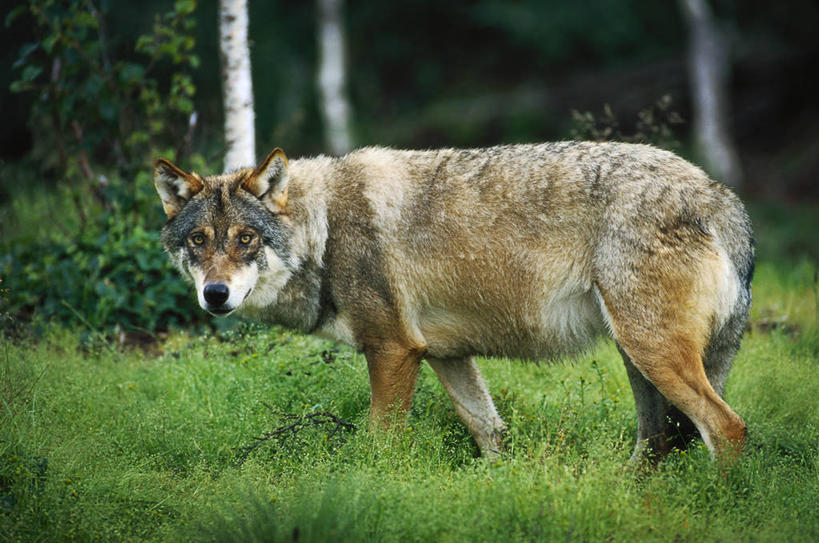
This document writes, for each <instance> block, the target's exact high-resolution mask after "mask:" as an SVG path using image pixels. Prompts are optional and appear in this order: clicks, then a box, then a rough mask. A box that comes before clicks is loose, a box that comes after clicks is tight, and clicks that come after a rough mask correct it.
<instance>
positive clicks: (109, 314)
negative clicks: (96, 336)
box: [0, 172, 201, 330]
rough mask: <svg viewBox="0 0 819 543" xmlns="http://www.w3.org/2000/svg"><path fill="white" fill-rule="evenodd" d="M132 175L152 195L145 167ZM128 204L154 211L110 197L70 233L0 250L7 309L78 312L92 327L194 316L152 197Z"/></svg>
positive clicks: (74, 316)
mask: <svg viewBox="0 0 819 543" xmlns="http://www.w3.org/2000/svg"><path fill="white" fill-rule="evenodd" d="M137 183H138V186H139V188H140V190H141V191H142V193H143V198H145V199H147V198H148V197H150V198H151V199H152V200H156V196H155V195H154V194H153V184H152V182H151V179H150V176H149V174H148V173H147V172H143V173H142V174H140V175H138V176H137ZM112 192H113V191H112ZM157 201H158V200H157ZM115 202H117V201H116V200H115ZM135 207H137V208H141V209H146V210H151V211H153V212H154V213H139V212H137V213H134V212H129V211H128V210H126V209H123V208H122V207H120V206H119V205H116V206H115V207H114V209H112V210H111V211H110V212H107V213H102V214H100V215H98V216H97V221H96V223H95V224H94V225H93V227H92V228H90V229H88V231H87V232H86V233H85V234H84V235H83V236H81V237H78V238H77V239H76V240H74V241H71V242H55V241H45V242H32V243H16V244H13V245H10V246H8V247H6V248H5V249H3V250H2V251H0V277H3V278H5V281H4V286H5V288H6V289H7V297H8V300H7V304H8V308H7V311H8V312H9V313H11V314H12V315H15V316H17V317H19V318H26V317H30V316H33V315H34V314H35V313H36V314H39V315H41V316H43V317H46V318H56V319H58V320H60V321H63V322H74V323H76V322H77V320H79V321H81V322H82V323H83V324H84V325H86V326H88V327H90V328H91V329H92V330H101V329H108V328H111V327H116V326H119V327H121V328H126V329H130V328H144V329H148V330H157V329H167V328H168V327H170V326H181V325H186V324H190V323H193V322H196V321H197V320H200V319H201V316H200V313H201V312H200V311H199V310H198V309H197V308H194V303H193V300H192V295H191V293H192V289H191V288H190V286H188V285H186V284H185V283H184V282H183V281H182V280H181V278H180V277H179V273H178V272H177V271H176V270H175V269H173V267H172V266H171V264H170V262H169V261H168V258H167V256H166V255H165V254H163V252H162V247H161V245H160V242H159V228H158V225H160V224H162V221H161V219H160V217H159V213H157V211H158V207H159V206H158V204H154V206H149V205H147V203H144V202H143V203H139V204H136V205H135Z"/></svg>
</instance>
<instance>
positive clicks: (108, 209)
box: [0, 0, 203, 334]
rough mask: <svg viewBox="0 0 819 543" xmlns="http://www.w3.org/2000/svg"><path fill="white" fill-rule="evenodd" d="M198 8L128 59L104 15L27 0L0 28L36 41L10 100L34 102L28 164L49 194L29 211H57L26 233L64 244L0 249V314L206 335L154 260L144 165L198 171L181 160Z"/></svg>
mask: <svg viewBox="0 0 819 543" xmlns="http://www.w3.org/2000/svg"><path fill="white" fill-rule="evenodd" d="M195 7H196V2H195V0H177V1H176V2H174V4H173V10H172V11H170V12H169V13H166V14H164V15H162V16H159V15H157V16H156V18H155V21H154V25H153V28H152V30H151V32H150V33H149V34H146V35H142V36H140V37H139V38H137V40H136V42H135V43H134V44H130V45H128V44H123V43H119V42H118V41H117V39H116V38H115V37H113V36H109V35H107V33H106V25H105V12H106V10H107V8H108V4H107V3H102V4H100V5H99V6H98V5H97V3H95V2H93V1H91V0H80V1H78V2H62V1H59V0H32V1H30V2H26V3H25V4H23V5H20V6H18V7H16V8H14V9H13V10H11V12H10V13H9V15H8V16H7V18H6V24H7V25H9V24H20V23H21V22H22V23H29V24H30V25H31V27H32V30H33V34H34V35H35V36H36V38H37V41H35V42H33V43H28V44H25V45H24V46H23V47H22V48H21V50H20V54H19V58H18V60H17V62H16V63H15V65H14V67H15V68H16V69H17V70H18V72H19V78H18V79H17V80H16V81H14V82H12V83H11V90H12V91H14V92H29V93H32V94H34V95H35V96H36V100H35V102H34V105H33V107H32V110H31V112H30V123H31V126H32V127H33V128H34V129H35V131H37V132H38V133H37V145H36V146H35V150H34V151H33V157H32V158H34V159H35V162H36V159H37V158H38V156H42V160H41V161H40V164H39V168H40V169H41V170H42V171H44V172H48V173H50V174H51V176H52V177H53V178H54V181H55V182H56V186H55V187H49V188H48V189H46V190H41V191H39V192H38V194H37V198H42V199H46V198H52V199H58V201H57V202H56V204H55V205H54V206H51V207H52V208H53V209H56V213H55V214H54V215H48V214H47V212H44V211H40V213H39V216H37V217H36V218H33V217H26V220H25V222H26V223H28V225H29V227H30V228H32V229H36V228H38V227H40V225H44V224H47V223H57V224H58V225H59V231H60V234H59V235H51V236H49V237H46V236H37V232H34V231H32V232H30V233H28V234H26V236H25V238H26V239H23V238H22V237H20V236H18V239H16V240H14V241H13V242H8V241H7V242H6V243H5V246H3V245H0V279H2V280H3V286H4V288H6V289H7V295H6V300H5V302H4V303H3V305H5V307H4V308H3V307H0V312H6V313H8V315H10V316H11V317H12V318H14V319H16V320H18V321H20V320H23V321H27V320H29V319H30V318H33V317H35V316H38V315H39V316H41V317H44V318H46V319H56V320H59V321H61V322H64V323H74V324H76V323H77V322H78V321H79V322H81V323H82V324H83V325H84V326H86V327H87V328H88V329H89V331H90V332H93V333H96V334H100V333H102V332H106V331H109V330H111V329H115V328H119V329H120V330H130V329H145V330H148V331H154V330H163V329H167V328H168V327H171V326H181V325H187V324H192V323H197V322H201V319H202V318H203V315H202V312H201V311H200V310H198V309H196V308H194V307H193V305H194V304H193V300H192V296H191V294H192V289H191V288H190V287H189V286H187V285H185V284H184V283H183V281H182V280H181V278H180V277H179V274H178V273H177V272H176V270H174V269H173V268H172V267H171V265H170V263H169V262H168V259H167V257H166V256H165V255H164V254H163V253H162V249H161V246H160V242H159V227H160V226H161V225H162V223H163V222H164V215H163V214H162V212H161V207H160V205H159V199H158V198H157V196H156V193H155V192H154V188H153V180H152V179H151V175H150V170H151V166H150V165H149V164H150V160H151V159H152V158H153V157H155V156H157V155H160V154H161V155H162V156H166V157H169V158H175V159H179V158H181V156H180V155H184V156H185V161H186V162H187V163H190V162H194V163H196V162H199V163H201V159H200V158H199V157H196V156H190V154H191V149H190V142H191V132H192V130H193V128H194V127H195V118H196V117H195V112H194V102H193V99H194V96H195V92H196V89H195V87H194V85H193V83H192V79H191V76H190V73H189V72H190V70H193V69H195V68H196V67H197V66H198V64H199V59H198V58H197V57H196V55H194V54H193V52H192V51H193V46H194V39H193V37H192V35H191V32H192V29H193V28H194V25H195V19H194V18H193V12H194V9H195ZM158 149H161V152H158ZM21 177H22V176H21ZM67 203H68V205H66V204H67ZM17 213H18V214H19V213H20V211H19V210H18V211H17ZM55 215H56V216H55ZM0 303H2V302H0Z"/></svg>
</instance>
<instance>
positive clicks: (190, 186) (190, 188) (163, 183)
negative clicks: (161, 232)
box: [154, 158, 204, 219]
mask: <svg viewBox="0 0 819 543" xmlns="http://www.w3.org/2000/svg"><path fill="white" fill-rule="evenodd" d="M154 185H156V191H157V192H158V193H159V197H160V198H161V199H162V207H163V208H164V209H165V214H166V215H167V216H168V218H169V219H170V218H171V217H173V216H174V215H176V214H177V213H179V211H180V210H181V209H182V207H184V205H185V204H186V203H187V202H188V200H190V199H191V198H192V197H193V196H195V195H196V194H197V193H198V192H199V191H200V190H202V188H204V185H203V184H202V180H201V179H199V177H198V176H197V175H195V174H190V173H188V172H185V171H183V170H180V169H179V168H177V167H176V166H174V165H173V164H171V162H170V161H168V160H165V159H164V158H160V159H158V160H157V161H156V170H154Z"/></svg>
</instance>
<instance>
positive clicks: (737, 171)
mask: <svg viewBox="0 0 819 543" xmlns="http://www.w3.org/2000/svg"><path fill="white" fill-rule="evenodd" d="M680 7H681V9H682V12H683V14H684V15H685V19H686V22H687V24H688V32H689V52H688V71H689V79H690V83H691V94H692V96H693V106H694V131H695V133H696V143H697V148H698V151H699V153H700V156H701V157H702V159H703V160H704V162H705V167H706V169H707V170H709V172H710V173H711V174H713V175H714V176H716V177H717V178H718V179H719V180H720V181H722V182H723V183H725V184H726V185H729V186H731V187H734V188H741V187H742V185H743V174H742V167H741V164H740V161H739V156H738V154H737V151H736V146H735V145H734V142H733V139H732V137H731V132H730V129H729V128H728V123H727V121H726V119H727V118H728V109H729V100H728V90H727V89H728V79H729V70H730V66H729V61H728V52H727V50H726V46H725V41H724V39H723V36H722V34H721V33H720V30H719V28H718V27H717V24H716V22H715V21H714V16H713V13H712V12H711V8H710V6H709V5H708V2H707V0H680Z"/></svg>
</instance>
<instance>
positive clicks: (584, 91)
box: [0, 0, 819, 200]
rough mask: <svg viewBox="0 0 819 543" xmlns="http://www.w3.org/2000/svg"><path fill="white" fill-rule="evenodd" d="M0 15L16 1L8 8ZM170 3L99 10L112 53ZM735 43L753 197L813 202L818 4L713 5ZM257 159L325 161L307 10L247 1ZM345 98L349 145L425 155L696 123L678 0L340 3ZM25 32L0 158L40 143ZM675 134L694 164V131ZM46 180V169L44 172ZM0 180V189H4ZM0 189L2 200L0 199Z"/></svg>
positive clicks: (209, 119) (203, 28)
mask: <svg viewBox="0 0 819 543" xmlns="http://www.w3.org/2000/svg"><path fill="white" fill-rule="evenodd" d="M4 4H5V5H4V8H5V9H3V12H4V13H5V12H8V11H9V9H10V7H12V6H13V5H15V3H9V2H4ZM170 4H171V2H170V1H168V0H147V1H142V2H114V1H113V0H107V3H106V2H103V9H104V11H107V13H108V15H109V17H108V25H109V32H110V34H111V37H112V40H113V41H114V44H115V46H118V47H132V44H133V43H134V40H135V39H136V37H137V36H139V35H140V34H143V33H145V32H147V31H148V30H149V29H150V26H151V23H152V21H153V17H154V14H155V13H157V12H162V11H166V10H167V9H168V6H169V5H170ZM711 5H712V6H713V8H714V10H715V13H716V15H717V16H718V18H719V22H720V25H721V28H722V29H723V30H725V31H726V33H727V35H728V37H729V43H730V48H731V58H732V63H733V72H732V86H731V98H732V104H731V107H732V111H731V115H730V120H731V126H732V128H733V133H734V136H735V138H736V142H737V144H738V146H739V151H740V156H741V159H742V162H743V167H744V170H745V172H746V176H747V188H746V192H747V193H748V194H749V195H750V196H754V197H759V198H769V197H775V198H777V199H787V200H804V199H819V183H817V181H816V174H817V173H819V107H817V104H816V99H817V96H819V79H817V77H816V76H815V70H816V67H817V66H819V38H818V37H817V34H819V33H818V32H817V23H819V7H817V6H818V4H817V3H816V2H815V1H813V0H791V1H787V2H767V1H742V0H735V1H729V0H719V1H712V2H711ZM249 10H250V18H251V28H250V38H251V40H252V44H251V47H252V62H253V78H254V87H255V88H254V92H255V100H256V114H257V122H256V131H257V140H258V149H257V152H258V153H259V154H263V153H264V152H265V151H266V150H267V149H268V148H271V147H273V146H281V147H283V148H284V149H285V150H286V151H287V152H288V154H290V155H292V156H299V155H304V154H316V153H320V152H322V151H324V150H325V146H324V143H323V141H322V131H321V121H320V116H319V113H318V106H317V93H316V90H315V66H316V37H315V28H316V21H315V7H314V4H313V3H312V2H297V1H289V2H283V1H254V0H250V2H249ZM345 13H346V24H347V39H348V61H349V75H348V77H349V94H350V99H351V102H352V106H353V120H354V133H355V137H356V144H357V145H369V144H380V145H392V146H397V147H414V148H429V147H439V146H478V145H490V144H497V143H510V142H520V141H541V140H554V139H563V138H567V137H569V133H570V128H571V122H572V121H571V120H572V116H571V111H572V110H573V109H576V110H589V111H592V112H593V113H600V112H601V111H602V109H603V107H604V104H610V105H611V107H612V109H613V110H614V112H615V114H616V115H617V117H618V119H620V121H621V123H622V124H623V125H625V126H624V130H627V129H628V124H629V123H633V122H634V121H635V120H636V114H637V112H638V111H639V110H640V109H642V108H644V107H646V106H649V105H651V104H652V103H653V102H655V101H656V100H657V99H658V98H659V97H660V96H662V95H664V94H670V95H671V96H672V98H673V100H674V109H675V110H676V111H678V112H679V113H680V114H681V115H682V117H683V118H684V119H686V120H690V119H691V118H692V115H691V112H690V107H691V106H690V99H689V89H688V81H687V71H686V58H685V55H686V51H687V49H686V44H687V35H686V28H685V25H684V20H683V18H682V15H681V12H680V9H679V6H678V5H677V3H676V2H657V1H656V0H598V1H573V2H567V1H556V0H548V1H535V0H521V1H512V2H509V1H501V0H481V1H476V2H444V1H441V0H400V1H391V2H372V1H369V2H368V1H364V0H347V2H346V7H345ZM196 16H197V30H196V38H197V46H196V47H197V52H198V54H199V56H200V58H201V60H202V64H201V67H200V68H199V70H198V71H197V72H196V74H195V78H196V84H197V103H196V109H197V111H198V113H199V118H200V123H199V129H198V130H197V132H196V134H195V145H196V146H197V147H198V148H200V149H204V150H205V151H204V152H205V154H206V156H208V157H209V158H211V159H213V160H214V161H219V160H220V157H221V138H222V135H221V126H222V124H221V123H222V119H221V96H220V79H219V64H218V49H217V38H218V36H217V27H216V24H217V8H216V0H200V1H199V7H198V9H197V12H196ZM29 32H30V30H29V28H28V27H27V26H26V25H24V24H13V25H11V26H10V27H8V28H4V30H3V32H2V33H0V55H2V57H3V59H2V63H0V81H1V82H2V84H1V85H0V119H2V122H1V123H0V159H2V160H3V161H5V162H13V161H19V160H24V159H25V157H26V156H27V155H29V154H30V152H31V151H32V149H33V148H35V147H36V145H37V141H36V138H35V137H34V136H33V135H32V131H31V127H29V126H28V124H27V119H28V106H29V105H30V103H31V100H32V99H33V97H32V96H29V95H17V94H11V93H10V92H9V90H8V84H9V83H10V82H11V81H12V80H13V79H14V73H13V72H12V67H11V66H12V63H13V62H14V60H15V59H16V58H17V56H18V51H19V48H20V46H21V44H23V43H25V42H27V41H30V40H31V37H30V35H29V34H28V33H29ZM678 128H679V132H678V137H679V139H680V140H681V141H682V143H683V148H682V153H683V154H685V155H687V156H689V157H691V158H696V157H692V156H691V146H690V143H689V142H690V131H691V126H690V124H689V123H686V124H684V125H682V126H680V127H678ZM43 176H44V179H46V180H48V176H49V173H48V172H47V171H46V172H43ZM11 182H13V180H7V179H1V180H0V189H3V190H4V191H6V192H7V193H8V192H9V191H10V190H13V189H12V187H9V186H8V184H9V183H11ZM0 192H2V191H0Z"/></svg>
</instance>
